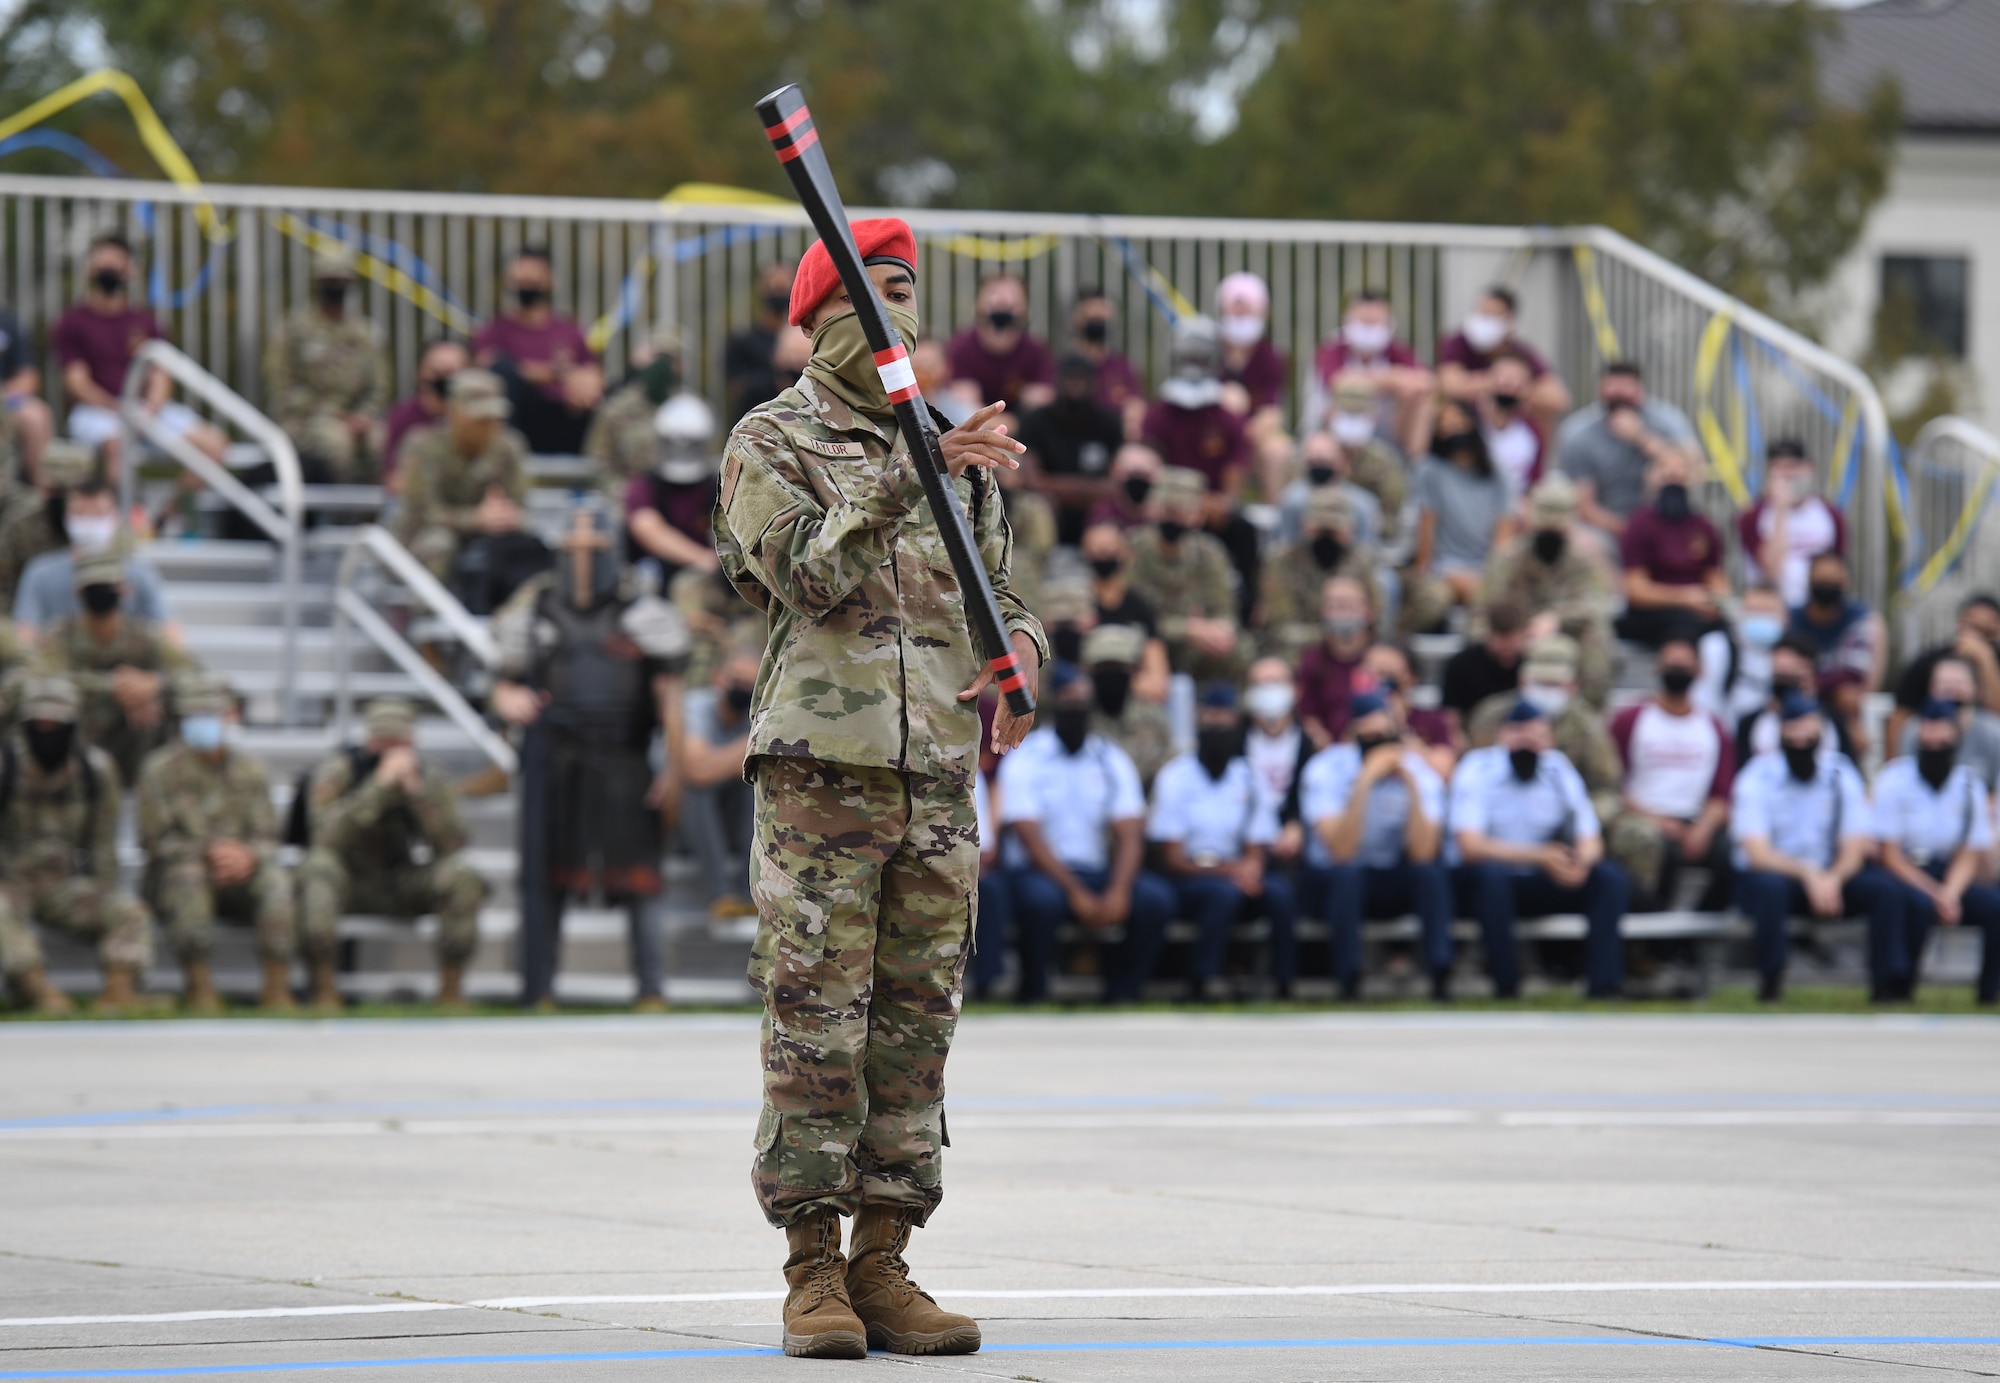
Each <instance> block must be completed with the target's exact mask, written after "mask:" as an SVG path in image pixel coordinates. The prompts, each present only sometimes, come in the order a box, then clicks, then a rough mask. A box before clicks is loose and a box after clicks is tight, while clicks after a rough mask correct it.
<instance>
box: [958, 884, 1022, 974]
mask: <svg viewBox="0 0 2000 1383" xmlns="http://www.w3.org/2000/svg"><path fill="white" fill-rule="evenodd" d="M1013 934H1014V883H1013V880H1012V879H1010V878H1008V877H1007V874H1006V872H1005V871H1003V870H999V869H989V870H984V871H982V872H981V873H980V875H979V919H978V921H977V922H976V923H975V924H974V928H973V933H972V958H971V959H970V960H968V961H967V962H966V963H965V970H966V979H967V980H968V981H969V982H970V985H971V989H972V997H973V998H975V999H984V998H985V997H986V996H987V995H988V994H990V993H992V992H993V987H994V986H995V985H997V984H999V983H1000V981H1001V979H1002V978H1003V977H1004V976H1005V975H1006V973H1007V941H1008V938H1009V937H1011V936H1012V935H1013ZM1025 982H1026V981H1025V980H1024V981H1023V983H1025Z"/></svg>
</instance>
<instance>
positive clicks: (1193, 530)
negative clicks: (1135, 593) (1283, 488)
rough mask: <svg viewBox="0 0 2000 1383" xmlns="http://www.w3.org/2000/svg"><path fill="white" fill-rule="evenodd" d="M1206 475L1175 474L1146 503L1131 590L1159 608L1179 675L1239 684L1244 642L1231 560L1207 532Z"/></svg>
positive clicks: (1167, 474)
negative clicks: (1203, 523) (1147, 519)
mask: <svg viewBox="0 0 2000 1383" xmlns="http://www.w3.org/2000/svg"><path fill="white" fill-rule="evenodd" d="M1202 495H1203V488H1202V478H1201V475H1200V473H1199V472H1196V471H1190V470H1185V469H1183V468H1181V467H1179V466H1169V467H1167V468H1166V469H1165V470H1163V471H1161V472H1160V478H1159V481H1158V483H1156V484H1155V485H1153V486H1152V488H1151V490H1150V491H1149V493H1148V495H1147V499H1146V512H1147V514H1148V516H1149V517H1150V519H1151V522H1149V523H1148V524H1147V525H1146V526H1145V527H1143V528H1141V529H1139V530H1137V531H1136V532H1134V533H1133V534H1132V535H1131V542H1132V582H1133V584H1134V585H1136V586H1137V587H1138V588H1139V589H1140V590H1142V591H1144V592H1145V593H1146V594H1147V595H1148V596H1149V597H1150V598H1151V599H1152V600H1153V601H1154V602H1155V603H1156V604H1157V606H1158V608H1159V612H1160V637H1161V638H1163V639H1165V640H1166V644H1167V657H1168V659H1169V660H1170V661H1171V662H1172V664H1173V669H1174V671H1175V672H1185V673H1188V674H1189V675H1191V676H1192V677H1194V678H1195V680H1196V681H1198V682H1211V681H1217V680H1228V681H1233V680H1234V679H1235V677H1236V675H1237V673H1238V672H1239V671H1240V670H1241V668H1242V666H1243V665H1242V662H1241V660H1240V658H1239V647H1240V645H1241V644H1242V643H1243V642H1244V641H1243V639H1242V637H1241V632H1240V630H1239V627H1238V625H1237V618H1236V610H1237V601H1236V592H1235V585H1234V582H1233V580H1232V572H1231V570H1230V565H1229V554H1228V553H1227V552H1226V551H1224V549H1223V546H1222V544H1221V542H1220V541H1218V540H1217V539H1216V538H1215V536H1214V535H1213V534H1210V533H1205V532H1203V531H1202V529H1201V526H1200V525H1201V520H1202V516H1203V512H1204V510H1203V501H1202Z"/></svg>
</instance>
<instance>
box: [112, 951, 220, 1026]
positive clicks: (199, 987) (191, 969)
mask: <svg viewBox="0 0 2000 1383" xmlns="http://www.w3.org/2000/svg"><path fill="white" fill-rule="evenodd" d="M181 973H182V974H183V975H184V976H185V977H186V979H187V989H186V992H185V993H184V994H183V995H182V996H181V1004H182V1005H183V1007H185V1008H186V1009H187V1011H188V1012H189V1013H196V1014H200V1015H201V1016H203V1017H205V1018H213V1017H214V1016H215V1015H216V1014H218V1013H220V1012H222V999H221V996H219V995H218V994H216V992H215V976H214V974H213V973H212V972H211V971H210V970H209V968H208V962H207V961H205V960H188V961H182V962H181ZM104 990H105V993H106V994H109V993H110V992H111V984H110V980H109V977H107V978H106V981H105V986H104ZM100 1007H101V1004H100Z"/></svg>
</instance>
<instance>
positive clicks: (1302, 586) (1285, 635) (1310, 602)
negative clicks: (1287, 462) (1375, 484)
mask: <svg viewBox="0 0 2000 1383" xmlns="http://www.w3.org/2000/svg"><path fill="white" fill-rule="evenodd" d="M1377 565H1378V563H1377V560H1376V556H1375V553H1374V552H1373V551H1372V550H1371V549H1369V548H1367V547H1365V546H1363V545H1362V544H1361V543H1359V542H1356V541H1355V537H1354V507H1353V505H1352V504H1351V503H1350V502H1349V500H1348V497H1347V495H1346V493H1345V492H1344V491H1342V490H1341V489H1340V488H1339V487H1338V486H1333V485H1328V486H1324V487H1323V488H1321V489H1317V490H1314V491H1313V492H1312V495H1311V498H1309V499H1308V500H1307V502H1306V512H1305V526H1304V531H1303V532H1301V533H1300V535H1299V540H1298V541H1297V542H1296V543H1286V544H1283V545H1281V546H1279V547H1276V548H1273V549H1272V550H1271V556H1270V560H1269V561H1267V562H1266V563H1265V564H1264V575H1263V586H1264V590H1263V596H1262V599H1261V600H1259V602H1258V618H1257V620H1256V621H1255V622H1256V623H1257V624H1258V625H1259V626H1260V627H1261V629H1262V631H1263V632H1262V642H1263V647H1264V651H1265V652H1266V653H1269V654H1273V655H1275V656H1277V657H1280V658H1285V659H1295V658H1297V657H1298V656H1299V654H1301V653H1302V652H1304V651H1305V650H1306V649H1307V648H1309V647H1311V646H1312V645H1313V644H1316V643H1318V642H1319V641H1320V638H1321V636H1322V635H1323V633H1324V632H1325V631H1324V625H1323V623H1322V619H1323V617H1322V615H1321V606H1322V605H1323V604H1324V602H1325V598H1326V583H1327V582H1328V581H1329V580H1331V579H1332V578H1333V577H1336V576H1348V577H1352V578H1353V579H1354V580H1356V581H1359V582H1360V583H1361V584H1362V585H1363V586H1365V587H1366V588H1367V591H1368V608H1369V609H1371V610H1380V609H1382V608H1383V602H1382V588H1381V586H1380V584H1379V583H1378V582H1377V580H1376V569H1377Z"/></svg>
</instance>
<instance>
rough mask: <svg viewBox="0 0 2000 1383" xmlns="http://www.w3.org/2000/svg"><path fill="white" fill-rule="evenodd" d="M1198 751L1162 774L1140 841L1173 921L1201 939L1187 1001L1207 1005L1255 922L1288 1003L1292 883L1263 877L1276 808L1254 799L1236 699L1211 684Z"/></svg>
mask: <svg viewBox="0 0 2000 1383" xmlns="http://www.w3.org/2000/svg"><path fill="white" fill-rule="evenodd" d="M1198 724H1199V728H1198V731H1197V747H1196V749H1195V752H1194V753H1192V754H1184V755H1182V756H1181V757H1180V758H1177V759H1174V760H1172V761H1171V762H1169V763H1168V764H1167V766H1166V767H1165V768H1162V769H1161V770H1160V777H1159V781H1158V782H1157V783H1156V784H1155V786H1154V791H1153V812H1152V817H1151V819H1150V820H1149V821H1148V823H1147V828H1146V834H1147V837H1148V838H1149V839H1151V840H1153V841H1155V842H1156V843H1158V844H1159V845H1160V846H1161V861H1162V864H1163V866H1164V868H1165V872H1166V874H1167V877H1168V878H1169V879H1171V880H1172V882H1173V885H1174V889H1175V894H1176V899H1177V903H1178V911H1179V915H1180V916H1182V917H1185V918H1187V919H1188V920H1190V921H1192V922H1193V923H1194V924H1195V925H1196V926H1197V927H1198V928H1199V929H1200V933H1201V934H1200V938H1199V939H1198V940H1197V941H1196V943H1195V951H1194V967H1193V968H1194V974H1193V979H1192V981H1191V983H1190V984H1189V987H1188V992H1189V997H1190V998H1191V999H1196V1000H1199V999H1205V998H1208V997H1209V996H1210V994H1211V993H1212V992H1213V990H1214V987H1215V986H1216V985H1217V984H1218V983H1219V982H1220V980H1221V977H1222V964H1223V960H1224V958H1225V957H1226V956H1227V954H1228V950H1229V938H1230V934H1231V933H1232V932H1233V931H1234V929H1235V927H1236V924H1237V923H1238V922H1239V921H1243V920H1245V919H1246V918H1249V917H1258V916H1262V917H1263V918H1264V919H1265V920H1266V921H1268V922H1269V923H1270V924H1271V978H1272V979H1273V980H1274V981H1275V982H1276V984H1277V989H1278V995H1279V997H1280V998H1284V997H1289V996H1290V994H1291V990H1292V978H1293V973H1294V970H1295V968H1296V965H1297V961H1298V937H1297V931H1296V928H1295V925H1294V924H1295V922H1296V915H1295V912H1294V904H1295V898H1294V894H1293V892H1292V884H1291V880H1289V879H1287V878H1286V877H1285V876H1284V875H1283V874H1280V873H1277V872H1275V871H1272V870H1268V869H1266V868H1265V858H1264V855H1265V847H1266V846H1268V845H1270V844H1271V843H1272V842H1273V841H1275V840H1276V839H1277V838H1278V819H1277V812H1276V810H1275V809H1274V804H1272V803H1271V802H1269V801H1267V800H1266V799H1265V797H1264V794H1263V793H1262V792H1260V791H1259V790H1258V787H1257V783H1256V780H1255V778H1254V776H1253V775H1252V774H1251V772H1250V764H1249V762H1248V761H1247V760H1246V759H1244V757H1243V725H1242V722H1241V720H1240V719H1239V717H1238V715H1237V706H1236V690H1235V688H1233V687H1231V686H1229V685H1228V684H1227V683H1216V684H1215V685H1213V686H1210V687H1209V688H1208V690H1207V691H1206V692H1204V693H1203V695H1202V702H1201V712H1200V718H1199V723H1198Z"/></svg>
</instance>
